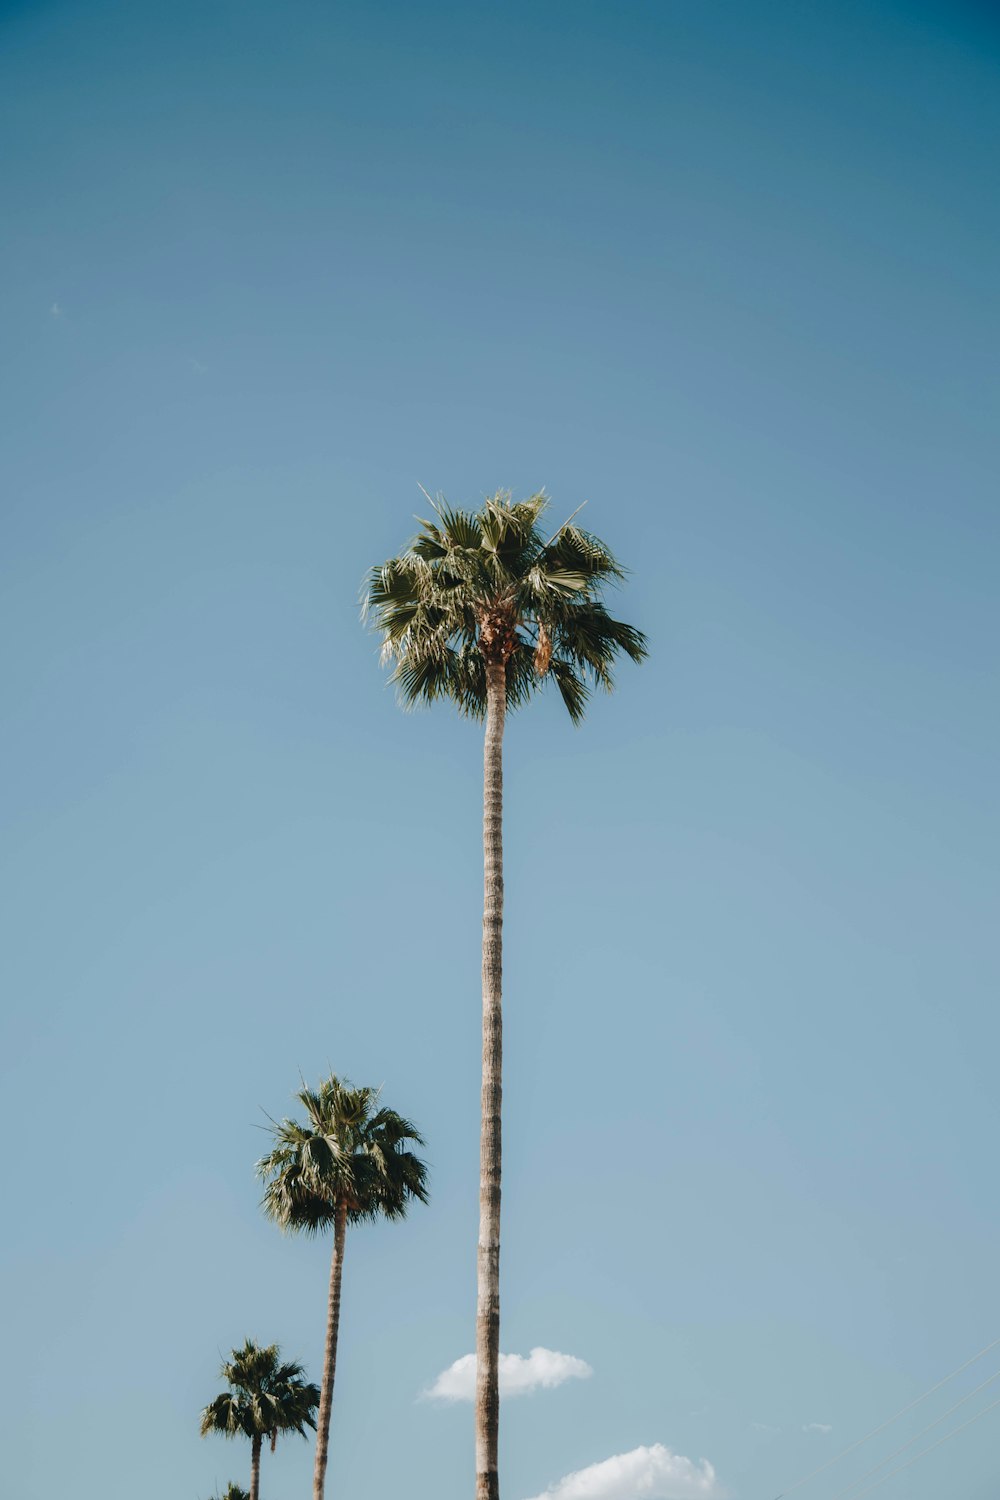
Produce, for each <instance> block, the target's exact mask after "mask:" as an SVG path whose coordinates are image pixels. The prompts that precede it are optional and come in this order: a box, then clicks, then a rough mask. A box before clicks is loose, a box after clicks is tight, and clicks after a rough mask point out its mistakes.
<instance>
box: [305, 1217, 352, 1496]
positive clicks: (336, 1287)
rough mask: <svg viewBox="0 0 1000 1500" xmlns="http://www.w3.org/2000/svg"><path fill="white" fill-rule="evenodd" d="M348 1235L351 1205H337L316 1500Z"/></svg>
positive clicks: (322, 1473) (334, 1366) (322, 1481)
mask: <svg viewBox="0 0 1000 1500" xmlns="http://www.w3.org/2000/svg"><path fill="white" fill-rule="evenodd" d="M346 1233H347V1205H346V1204H344V1203H338V1204H337V1217H336V1219H335V1220H334V1229H333V1254H332V1256H331V1257H330V1292H329V1296H328V1298H327V1304H326V1349H325V1351H324V1354H323V1388H322V1390H321V1392H320V1398H319V1414H318V1416H317V1418H316V1467H315V1469H314V1470H313V1500H323V1488H324V1485H325V1484H326V1459H327V1451H328V1449H329V1446H330V1409H331V1407H332V1406H333V1377H334V1375H335V1374H336V1370H337V1333H338V1331H339V1329H340V1282H341V1277H342V1275H343V1271H344V1239H345V1236H346Z"/></svg>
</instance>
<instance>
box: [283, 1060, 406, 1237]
mask: <svg viewBox="0 0 1000 1500" xmlns="http://www.w3.org/2000/svg"><path fill="white" fill-rule="evenodd" d="M380 1092H381V1091H380V1090H379V1089H374V1088H355V1087H354V1086H353V1085H352V1084H350V1083H349V1082H348V1080H347V1079H341V1078H338V1077H337V1076H336V1075H335V1074H331V1076H330V1077H329V1078H326V1079H324V1080H323V1081H322V1082H321V1083H320V1084H319V1085H318V1086H317V1087H316V1088H315V1089H310V1088H306V1087H303V1088H302V1089H300V1090H299V1092H298V1093H297V1094H296V1095H295V1097H296V1099H297V1100H298V1102H299V1103H300V1104H301V1105H302V1107H303V1109H304V1110H305V1113H306V1120H305V1123H302V1124H300V1123H299V1122H298V1121H296V1120H290V1119H284V1120H281V1121H280V1122H279V1121H274V1122H272V1129H271V1133H272V1135H273V1137H274V1142H275V1144H274V1146H273V1148H272V1150H271V1151H269V1152H268V1153H267V1155H266V1156H264V1157H263V1158H262V1159H261V1160H260V1161H259V1162H258V1163H257V1175H258V1176H259V1177H260V1178H261V1179H262V1181H263V1183H264V1194H263V1198H262V1201H261V1206H262V1208H263V1209H264V1212H265V1213H266V1214H267V1216H268V1218H270V1219H273V1220H274V1221H275V1223H277V1224H279V1225H280V1226H281V1228H283V1229H288V1230H293V1231H300V1232H303V1233H306V1234H316V1233H319V1232H320V1231H321V1230H323V1229H327V1228H329V1227H330V1226H331V1225H332V1224H333V1223H334V1222H335V1220H336V1216H337V1211H338V1209H343V1210H344V1211H345V1213H346V1217H347V1219H348V1221H350V1222H351V1223H361V1222H364V1221H366V1220H369V1221H370V1220H373V1219H377V1218H386V1219H401V1218H404V1217H405V1215H406V1211H407V1208H408V1207H409V1204H410V1201H411V1200H412V1199H413V1198H417V1199H419V1201H420V1202H421V1203H426V1202H427V1168H426V1165H425V1164H424V1163H423V1162H422V1161H421V1160H420V1159H419V1157H417V1156H416V1155H415V1154H414V1152H413V1151H411V1150H410V1149H409V1147H410V1146H422V1145H423V1144H424V1142H423V1138H422V1136H421V1135H420V1132H419V1131H418V1130H417V1128H416V1126H415V1125H413V1124H412V1122H411V1121H409V1120H407V1119H404V1117H403V1116H402V1115H400V1114H397V1113H396V1111H395V1110H393V1109H386V1108H385V1107H384V1106H380V1105H379V1095H380Z"/></svg>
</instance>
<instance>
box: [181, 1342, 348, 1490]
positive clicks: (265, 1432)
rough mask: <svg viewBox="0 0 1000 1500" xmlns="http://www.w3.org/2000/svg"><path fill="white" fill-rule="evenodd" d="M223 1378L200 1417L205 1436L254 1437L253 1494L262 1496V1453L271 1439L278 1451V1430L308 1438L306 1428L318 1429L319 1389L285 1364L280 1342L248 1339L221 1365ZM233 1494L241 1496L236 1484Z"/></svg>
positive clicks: (296, 1368)
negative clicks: (222, 1385)
mask: <svg viewBox="0 0 1000 1500" xmlns="http://www.w3.org/2000/svg"><path fill="white" fill-rule="evenodd" d="M221 1374H222V1378H223V1380H225V1381H226V1383H227V1384H228V1386H229V1390H228V1391H222V1392H221V1393H220V1394H219V1395H218V1396H216V1398H215V1400H214V1401H210V1402H209V1404H208V1405H207V1406H206V1407H205V1409H204V1411H203V1412H202V1414H201V1435H202V1437H207V1436H208V1434H209V1433H210V1432H221V1433H222V1435H223V1437H241V1436H242V1437H248V1438H249V1439H250V1494H249V1497H248V1500H258V1496H259V1495H260V1453H261V1448H262V1446H263V1443H264V1439H265V1438H267V1439H268V1440H269V1441H270V1444H271V1452H272V1453H273V1452H274V1449H275V1445H276V1444H277V1441H278V1434H279V1433H280V1432H297V1433H299V1434H300V1435H301V1436H302V1437H305V1435H306V1433H305V1430H306V1428H307V1427H312V1428H315V1426H316V1422H315V1419H314V1417H313V1412H314V1411H315V1410H316V1407H317V1406H318V1405H319V1398H320V1391H319V1387H318V1386H316V1385H313V1384H311V1383H310V1382H307V1381H306V1380H305V1379H304V1378H303V1374H304V1372H303V1369H302V1366H301V1365H299V1364H293V1363H290V1362H286V1363H282V1360H281V1351H280V1349H279V1348H278V1346H277V1344H266V1345H261V1344H255V1343H254V1341H253V1339H247V1341H246V1343H245V1344H244V1345H243V1348H242V1349H234V1350H233V1353H232V1357H231V1358H230V1359H227V1360H225V1361H224V1362H223V1365H222V1371H221ZM232 1492H238V1493H239V1494H242V1493H243V1491H242V1490H240V1489H239V1486H238V1485H233V1484H231V1485H230V1486H229V1490H228V1491H227V1492H226V1494H227V1500H228V1497H229V1496H230V1494H231V1493H232Z"/></svg>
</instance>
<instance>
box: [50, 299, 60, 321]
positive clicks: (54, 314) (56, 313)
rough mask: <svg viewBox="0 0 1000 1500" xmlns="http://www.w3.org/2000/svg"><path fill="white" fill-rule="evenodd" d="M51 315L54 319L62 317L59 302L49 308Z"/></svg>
mask: <svg viewBox="0 0 1000 1500" xmlns="http://www.w3.org/2000/svg"><path fill="white" fill-rule="evenodd" d="M49 315H50V316H51V317H53V318H61V317H62V308H61V307H60V306H59V303H58V302H53V304H52V306H51V307H50V308H49Z"/></svg>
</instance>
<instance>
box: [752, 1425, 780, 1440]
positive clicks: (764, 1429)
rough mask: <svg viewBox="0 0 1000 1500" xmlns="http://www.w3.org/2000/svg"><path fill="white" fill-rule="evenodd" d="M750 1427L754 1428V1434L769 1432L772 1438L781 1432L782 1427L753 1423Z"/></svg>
mask: <svg viewBox="0 0 1000 1500" xmlns="http://www.w3.org/2000/svg"><path fill="white" fill-rule="evenodd" d="M750 1426H751V1427H752V1428H753V1430H754V1432H767V1433H770V1435H771V1436H772V1437H773V1436H774V1435H775V1433H778V1432H780V1431H781V1428H780V1427H772V1426H771V1424H770V1422H751V1423H750Z"/></svg>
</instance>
